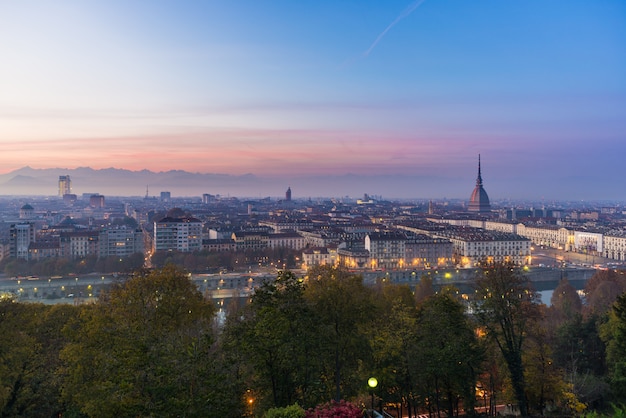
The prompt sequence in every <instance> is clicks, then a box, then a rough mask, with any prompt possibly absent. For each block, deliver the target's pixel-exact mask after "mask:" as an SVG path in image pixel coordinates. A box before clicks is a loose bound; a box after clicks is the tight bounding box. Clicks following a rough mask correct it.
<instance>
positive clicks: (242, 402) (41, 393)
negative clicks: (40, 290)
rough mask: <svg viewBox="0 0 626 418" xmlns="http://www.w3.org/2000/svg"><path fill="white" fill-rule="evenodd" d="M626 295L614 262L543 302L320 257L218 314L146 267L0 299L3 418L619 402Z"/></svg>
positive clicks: (531, 408) (509, 275)
mask: <svg viewBox="0 0 626 418" xmlns="http://www.w3.org/2000/svg"><path fill="white" fill-rule="evenodd" d="M624 291H626V275H625V274H624V272H623V271H617V272H616V271H601V272H598V273H597V274H596V275H595V276H594V277H593V278H592V279H590V280H589V282H588V283H587V288H586V294H585V298H584V299H585V303H583V301H582V300H581V298H580V297H579V295H578V294H577V292H576V291H575V290H574V289H573V287H572V286H571V285H569V283H568V282H567V279H564V280H563V281H562V282H561V284H560V285H559V287H558V288H557V289H556V290H555V291H554V295H553V298H552V304H551V306H550V307H547V306H545V305H542V304H540V303H538V299H537V294H536V293H535V292H534V291H533V290H532V288H531V287H530V283H528V282H527V281H526V279H525V278H524V276H523V275H521V274H519V272H518V271H517V270H516V269H514V268H512V267H511V266H507V265H492V266H489V267H487V268H485V269H484V270H483V272H482V273H481V274H480V275H479V276H478V277H476V280H475V291H474V293H473V294H472V295H471V296H467V295H460V294H459V293H458V292H457V290H456V289H454V288H445V289H443V290H442V291H440V292H438V293H435V292H434V291H433V288H432V283H430V282H429V281H428V279H426V278H425V279H423V280H422V283H420V285H419V286H418V288H417V289H416V290H415V291H411V289H409V288H408V287H406V286H399V285H390V284H387V283H385V282H384V281H381V282H379V283H378V284H377V285H376V286H365V285H364V284H363V281H362V279H361V277H360V276H358V275H355V274H352V273H350V272H347V271H344V270H341V269H338V268H334V267H326V266H324V267H317V268H314V269H312V270H310V271H309V272H308V275H307V277H297V276H296V275H294V274H293V273H291V272H290V271H288V270H284V271H282V272H280V273H279V274H278V276H277V277H276V280H275V281H272V282H267V283H264V284H263V285H262V286H261V287H260V288H258V289H257V291H256V292H255V294H254V295H253V297H252V298H251V299H250V300H249V301H247V302H242V303H241V304H239V305H237V304H231V305H230V307H229V312H227V315H226V319H225V321H224V322H218V321H216V318H218V317H221V316H218V315H216V314H217V312H216V308H215V305H214V303H213V301H212V300H207V299H206V298H205V297H204V296H203V295H202V294H201V293H200V292H199V291H198V289H197V288H196V287H195V286H194V285H193V283H192V282H191V281H190V280H189V279H188V276H187V274H186V272H185V271H184V270H181V269H179V268H176V267H173V266H172V265H168V266H165V267H163V268H162V269H155V270H152V271H147V270H142V271H138V272H137V273H135V274H134V276H133V277H131V278H129V279H128V280H127V281H125V282H123V283H119V284H115V285H113V286H112V287H111V288H110V289H109V290H108V291H107V292H106V293H104V294H102V295H101V296H100V298H99V300H98V302H97V303H94V304H90V305H79V306H70V305H53V306H46V305H41V304H28V303H15V302H13V301H11V300H5V301H2V302H1V303H0V333H1V335H2V338H1V339H0V359H1V360H0V416H3V417H16V416H24V417H26V416H28V417H30V416H37V417H53V416H54V417H58V416H64V417H125V416H135V417H138V416H154V417H165V416H168V417H169V416H187V417H237V416H259V417H261V416H263V415H264V413H266V411H269V410H270V409H271V410H272V411H274V412H272V414H273V415H270V414H268V415H267V416H286V415H279V414H276V412H275V411H276V409H275V408H276V407H284V408H285V410H293V409H294V407H293V406H294V405H295V404H298V405H299V406H301V407H303V408H305V409H308V408H314V407H316V406H319V405H322V404H327V403H328V402H329V401H331V400H335V401H339V400H348V401H350V403H351V405H357V406H359V407H365V406H367V407H370V406H371V403H372V402H373V403H374V406H375V407H376V408H379V407H386V408H387V409H388V411H389V412H390V413H391V414H392V415H395V414H397V413H399V412H402V413H403V414H404V415H405V416H406V415H407V414H409V415H410V416H415V415H416V414H417V413H428V412H430V413H432V414H434V416H437V415H438V414H439V413H440V412H441V413H443V412H445V413H446V414H447V415H448V416H458V415H460V414H467V415H473V414H475V415H477V414H478V413H482V414H487V415H495V413H496V411H495V406H496V405H501V404H506V403H509V404H515V405H516V406H517V407H518V408H519V410H520V411H521V412H522V414H523V415H537V416H538V415H542V414H543V415H551V414H553V415H559V416H581V415H584V414H589V413H590V411H596V410H597V411H603V410H610V408H611V405H620V403H622V402H624V401H625V400H626V390H625V389H624V387H625V386H624V382H625V381H626V377H625V376H626V295H625V294H624ZM370 377H375V378H376V379H377V382H378V385H377V386H376V387H375V388H373V389H371V388H368V386H367V382H368V379H369V378H370ZM342 405H343V404H342ZM272 408H274V409H272ZM290 408H291V409H290ZM474 408H476V412H474V411H475V409H474ZM290 416H291V415H290ZM293 416H296V415H293ZM590 416H591V415H590ZM594 416H598V415H597V414H596V415H594Z"/></svg>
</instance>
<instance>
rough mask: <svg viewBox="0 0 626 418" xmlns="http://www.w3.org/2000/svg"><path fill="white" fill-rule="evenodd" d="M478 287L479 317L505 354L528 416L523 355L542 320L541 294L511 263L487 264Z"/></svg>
mask: <svg viewBox="0 0 626 418" xmlns="http://www.w3.org/2000/svg"><path fill="white" fill-rule="evenodd" d="M475 290H476V292H475V299H474V301H473V308H474V311H475V312H476V318H477V319H478V321H479V323H480V324H481V325H482V326H483V327H484V329H485V330H486V332H487V335H488V336H489V337H490V338H492V339H493V340H494V341H495V342H496V344H497V346H498V348H499V350H500V352H501V353H502V356H503V357H504V360H505V362H506V364H507V368H508V371H509V374H510V378H511V385H512V387H513V392H514V396H515V399H516V401H517V403H518V405H519V408H520V412H521V414H522V415H528V405H527V399H526V380H525V376H524V375H525V373H524V363H523V361H522V354H523V348H524V339H525V336H526V333H527V331H528V330H529V327H530V325H531V324H532V322H534V321H537V320H538V319H539V310H538V301H539V297H538V294H537V293H536V292H535V291H534V290H533V289H532V287H531V285H530V281H529V280H528V279H527V278H526V277H525V276H524V275H522V274H521V273H520V271H519V270H518V269H516V268H515V266H513V265H511V264H509V263H494V264H490V265H488V266H486V267H484V268H483V270H482V273H481V274H480V275H479V276H478V277H477V278H476V280H475Z"/></svg>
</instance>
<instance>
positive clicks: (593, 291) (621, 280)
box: [585, 270, 626, 314]
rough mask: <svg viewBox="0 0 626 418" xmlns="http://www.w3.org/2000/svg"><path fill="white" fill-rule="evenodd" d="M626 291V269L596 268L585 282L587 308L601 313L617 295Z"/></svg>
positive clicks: (607, 309) (606, 309) (607, 308)
mask: <svg viewBox="0 0 626 418" xmlns="http://www.w3.org/2000/svg"><path fill="white" fill-rule="evenodd" d="M624 292H626V271H624V270H597V271H596V272H595V273H594V275H593V276H591V278H590V279H589V280H587V283H585V299H586V302H587V309H588V310H590V311H591V312H592V313H594V312H595V313H599V314H603V313H605V312H608V311H609V310H610V309H611V305H612V304H613V302H615V300H616V299H617V297H618V296H619V295H621V294H622V293H624Z"/></svg>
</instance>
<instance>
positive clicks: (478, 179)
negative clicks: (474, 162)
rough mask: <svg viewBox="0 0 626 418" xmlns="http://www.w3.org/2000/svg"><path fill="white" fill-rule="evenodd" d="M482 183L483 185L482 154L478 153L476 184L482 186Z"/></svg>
mask: <svg viewBox="0 0 626 418" xmlns="http://www.w3.org/2000/svg"><path fill="white" fill-rule="evenodd" d="M482 185H483V178H482V176H481V175H480V154H478V177H476V186H480V187H482Z"/></svg>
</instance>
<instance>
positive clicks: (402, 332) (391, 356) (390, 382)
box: [366, 282, 417, 409]
mask: <svg viewBox="0 0 626 418" xmlns="http://www.w3.org/2000/svg"><path fill="white" fill-rule="evenodd" d="M376 305H377V308H376V312H377V313H378V314H377V316H376V318H375V320H374V322H373V324H372V326H371V327H369V328H367V329H366V332H367V340H368V341H369V342H370V345H371V347H372V366H371V369H370V370H369V373H370V376H375V377H376V378H377V380H378V390H377V394H379V395H380V396H381V397H384V399H383V401H388V402H393V403H398V404H402V403H407V404H408V406H409V409H411V407H412V406H415V404H416V403H417V399H416V397H415V394H416V390H415V384H416V376H415V371H414V369H413V368H412V367H410V365H412V364H414V362H413V359H414V356H413V354H414V351H415V350H414V348H415V344H416V341H417V336H416V330H417V326H416V322H417V309H416V306H415V298H414V296H413V294H412V292H411V289H410V288H409V287H408V286H404V285H394V284H389V283H388V282H384V283H380V284H379V285H378V287H377V288H376Z"/></svg>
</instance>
